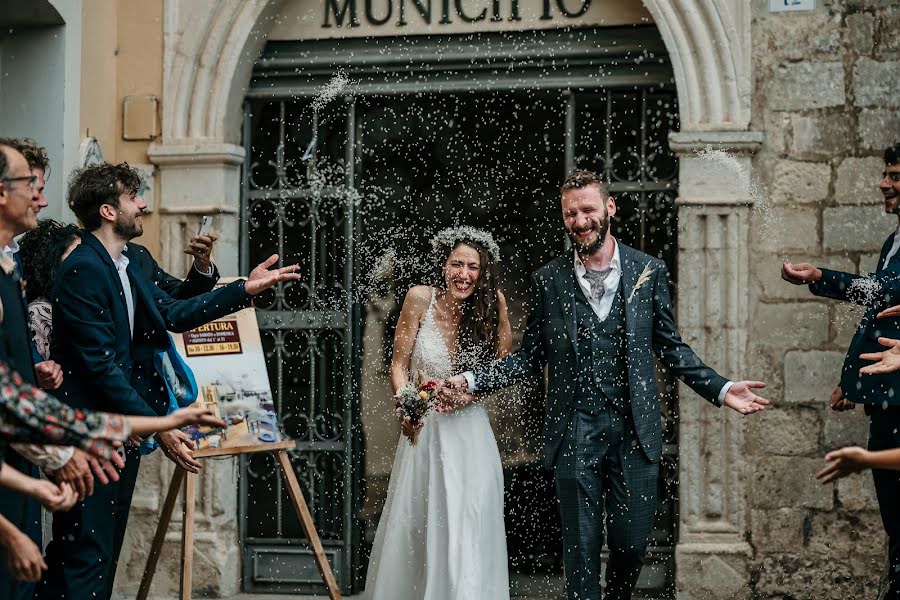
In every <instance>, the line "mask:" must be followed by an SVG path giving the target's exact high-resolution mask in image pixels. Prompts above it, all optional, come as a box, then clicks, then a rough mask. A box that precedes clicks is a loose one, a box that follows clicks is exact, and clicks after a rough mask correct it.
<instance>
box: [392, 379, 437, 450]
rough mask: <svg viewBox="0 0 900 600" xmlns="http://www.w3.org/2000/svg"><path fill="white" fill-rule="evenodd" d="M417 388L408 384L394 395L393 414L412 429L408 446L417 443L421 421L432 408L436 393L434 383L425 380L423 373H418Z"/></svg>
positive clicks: (410, 383) (435, 383)
mask: <svg viewBox="0 0 900 600" xmlns="http://www.w3.org/2000/svg"><path fill="white" fill-rule="evenodd" d="M418 380H419V381H420V382H421V383H419V385H418V386H416V385H414V384H413V383H412V382H408V383H407V384H406V385H404V386H403V387H402V388H400V389H399V390H397V393H396V394H394V414H395V415H397V417H398V418H399V419H400V420H401V421H403V422H404V423H406V424H408V425H411V426H412V427H413V428H414V429H413V431H414V433H413V435H412V437H410V438H409V445H410V446H415V445H416V444H417V443H418V442H419V432H420V431H421V428H422V424H423V419H424V418H425V415H426V414H428V413H429V412H430V411H431V409H433V408H434V397H435V395H436V393H437V389H438V384H437V382H436V381H430V380H426V379H425V376H424V373H421V372H420V373H419V377H418Z"/></svg>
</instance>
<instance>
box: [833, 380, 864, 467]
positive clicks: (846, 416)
mask: <svg viewBox="0 0 900 600" xmlns="http://www.w3.org/2000/svg"><path fill="white" fill-rule="evenodd" d="M835 385H837V379H835ZM824 421H825V424H824V427H823V430H822V449H823V451H825V452H827V451H829V450H835V449H837V448H843V447H844V446H865V445H866V441H867V440H868V439H869V418H868V417H867V416H866V415H865V414H864V413H863V409H862V407H861V406H857V407H856V408H855V409H853V410H845V411H843V412H835V411H833V410H831V409H830V408H828V409H826V410H825V413H824Z"/></svg>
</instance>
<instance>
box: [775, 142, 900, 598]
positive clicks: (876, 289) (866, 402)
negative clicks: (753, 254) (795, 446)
mask: <svg viewBox="0 0 900 600" xmlns="http://www.w3.org/2000/svg"><path fill="white" fill-rule="evenodd" d="M884 163H885V167H884V172H883V173H882V177H881V183H880V185H879V188H880V190H881V194H882V196H883V197H884V212H885V213H887V214H889V215H896V216H897V217H898V219H900V144H894V145H893V146H891V147H890V148H888V149H887V150H885V152H884ZM781 276H782V278H783V279H784V280H785V281H788V282H790V283H793V284H795V285H807V284H808V285H809V290H810V291H811V292H812V293H813V294H815V295H817V296H824V297H826V298H833V299H835V300H843V301H849V302H855V303H857V304H862V305H863V306H865V307H866V309H867V310H866V313H865V314H864V315H863V318H862V320H861V321H860V322H859V325H858V326H857V328H856V333H855V334H854V336H853V340H852V341H851V342H850V349H849V350H848V351H847V357H846V358H845V359H844V366H843V368H842V369H841V378H840V383H839V384H838V386H837V388H835V390H834V392H833V393H832V394H831V400H830V403H831V408H832V409H834V410H837V411H844V410H850V409H853V408H854V407H855V406H856V404H857V403H861V404H863V406H864V409H865V412H866V415H868V416H869V419H870V423H869V449H870V450H888V449H891V448H898V447H900V377H898V376H897V375H896V374H894V373H883V374H876V375H862V374H860V372H859V370H860V369H861V368H862V367H865V366H868V365H869V364H870V363H869V362H868V361H864V360H862V359H861V358H860V355H861V354H864V353H869V352H880V351H881V350H884V348H883V347H882V346H881V345H880V344H879V343H878V338H879V337H886V338H893V339H898V338H900V317H890V318H882V319H879V318H878V313H879V312H880V311H882V310H884V309H886V308H888V307H890V306H891V305H893V304H898V303H900V227H898V229H897V231H895V232H894V233H892V234H891V235H889V236H888V238H887V240H885V242H884V245H883V246H882V248H881V254H880V256H879V258H878V266H877V267H876V269H875V273H874V274H873V275H871V276H869V277H863V276H859V275H854V274H852V273H843V272H840V271H832V270H830V269H820V268H818V267H815V266H813V265H811V264H809V263H799V264H790V263H785V264H784V265H783V266H782V268H781ZM872 477H873V479H874V480H875V492H876V495H877V496H878V505H879V506H880V508H881V520H882V523H883V524H884V529H885V531H886V532H887V535H888V558H889V569H888V592H887V595H886V596H885V597H884V598H885V600H900V473H898V472H897V471H890V470H885V469H874V470H873V471H872Z"/></svg>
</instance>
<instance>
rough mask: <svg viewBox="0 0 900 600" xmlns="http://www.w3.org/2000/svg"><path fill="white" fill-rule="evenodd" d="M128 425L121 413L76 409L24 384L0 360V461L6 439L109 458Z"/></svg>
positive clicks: (128, 431)
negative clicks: (72, 449) (55, 446)
mask: <svg viewBox="0 0 900 600" xmlns="http://www.w3.org/2000/svg"><path fill="white" fill-rule="evenodd" d="M129 435H131V425H129V423H128V421H127V419H126V418H125V417H123V416H122V415H115V414H108V413H102V412H95V411H88V410H77V409H74V408H71V407H70V406H67V405H65V404H63V403H62V402H60V401H59V400H57V399H55V398H53V397H51V396H48V395H47V394H45V393H44V392H43V391H41V390H40V389H38V388H36V387H34V386H32V385H30V384H28V383H26V382H25V381H23V380H22V377H21V376H20V375H19V374H18V373H16V372H15V371H12V370H10V368H9V366H8V365H6V364H3V363H0V440H5V442H2V441H0V460H2V455H3V453H4V452H5V450H6V443H7V442H26V443H40V444H47V443H49V444H57V445H63V446H78V447H79V448H82V449H84V450H86V451H88V452H90V453H91V454H99V455H102V456H105V457H106V458H109V457H110V456H112V453H113V452H115V450H114V449H113V448H112V445H111V444H112V443H113V442H117V441H118V442H122V443H124V442H125V441H126V440H127V439H128V436H129Z"/></svg>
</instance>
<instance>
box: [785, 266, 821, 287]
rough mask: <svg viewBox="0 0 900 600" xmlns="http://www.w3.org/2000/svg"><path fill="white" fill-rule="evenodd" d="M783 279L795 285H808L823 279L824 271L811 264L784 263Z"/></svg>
mask: <svg viewBox="0 0 900 600" xmlns="http://www.w3.org/2000/svg"><path fill="white" fill-rule="evenodd" d="M781 278H782V279H784V280H785V281H787V282H788V283H793V284H794V285H806V284H808V283H814V282H816V281H819V280H820V279H822V270H821V269H817V268H816V267H814V266H813V265H811V264H809V263H797V264H791V263H782V265H781Z"/></svg>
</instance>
